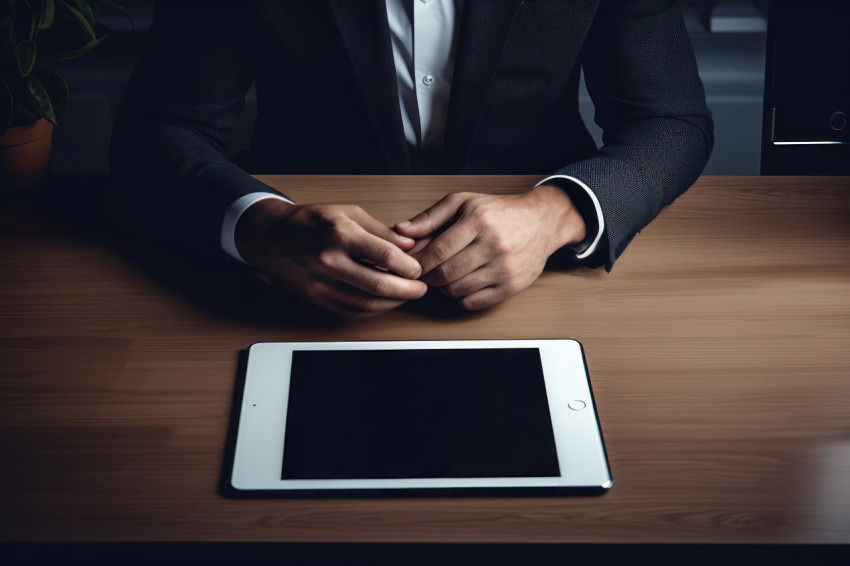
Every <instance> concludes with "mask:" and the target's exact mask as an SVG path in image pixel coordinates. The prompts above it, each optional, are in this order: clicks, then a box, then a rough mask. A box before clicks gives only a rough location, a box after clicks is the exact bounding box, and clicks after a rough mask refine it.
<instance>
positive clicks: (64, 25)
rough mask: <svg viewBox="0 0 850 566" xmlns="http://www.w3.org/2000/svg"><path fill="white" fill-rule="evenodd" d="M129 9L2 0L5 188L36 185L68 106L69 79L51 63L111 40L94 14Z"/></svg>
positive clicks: (90, 0) (93, 1)
mask: <svg viewBox="0 0 850 566" xmlns="http://www.w3.org/2000/svg"><path fill="white" fill-rule="evenodd" d="M101 7H107V8H111V9H115V10H120V11H122V12H124V13H125V14H126V15H127V16H128V17H131V18H132V16H131V15H130V12H129V11H128V10H127V8H125V7H124V6H123V5H122V0H0V188H7V189H16V188H17V189H19V188H25V187H29V186H33V185H35V184H37V183H38V182H39V181H40V180H41V178H42V177H43V176H44V172H45V170H46V169H47V161H48V158H49V156H50V143H51V139H52V134H53V127H54V126H55V125H56V124H57V123H58V122H59V120H61V119H62V115H63V114H64V113H65V110H66V109H67V108H68V102H69V101H70V95H69V92H68V84H67V83H66V82H65V80H64V79H63V78H62V77H61V76H60V75H59V74H58V73H56V72H55V71H53V70H52V69H51V68H50V65H51V64H52V63H54V62H56V61H64V60H67V59H75V58H77V57H80V56H82V55H85V54H86V53H88V52H89V51H91V50H92V49H94V48H95V47H97V46H98V45H99V44H100V43H102V42H103V41H104V40H105V39H106V34H105V33H103V28H102V26H100V25H99V24H98V23H97V21H96V19H95V13H96V11H97V10H99V9H100V8H101Z"/></svg>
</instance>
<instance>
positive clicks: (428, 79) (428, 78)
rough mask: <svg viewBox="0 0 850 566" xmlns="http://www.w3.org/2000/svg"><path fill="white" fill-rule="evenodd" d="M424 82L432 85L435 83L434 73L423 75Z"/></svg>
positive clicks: (426, 84)
mask: <svg viewBox="0 0 850 566" xmlns="http://www.w3.org/2000/svg"><path fill="white" fill-rule="evenodd" d="M422 83H423V84H424V85H425V86H431V85H432V84H434V75H425V76H424V77H422Z"/></svg>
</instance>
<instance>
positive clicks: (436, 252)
mask: <svg viewBox="0 0 850 566" xmlns="http://www.w3.org/2000/svg"><path fill="white" fill-rule="evenodd" d="M431 255H432V256H433V257H434V259H435V260H436V261H437V263H443V262H444V261H446V260H447V259H449V256H450V250H449V248H448V247H447V246H446V245H445V244H444V243H442V242H438V241H436V240H435V241H434V242H432V243H431Z"/></svg>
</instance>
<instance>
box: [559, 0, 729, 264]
mask: <svg viewBox="0 0 850 566" xmlns="http://www.w3.org/2000/svg"><path fill="white" fill-rule="evenodd" d="M582 66H583V68H584V72H585V80H586V83H587V87H588V92H589V93H590V95H591V98H592V99H593V103H594V106H595V108H596V115H595V121H596V123H597V124H599V126H600V127H601V128H602V129H603V146H602V148H600V150H599V151H598V152H597V153H596V155H594V156H593V157H591V158H589V159H586V160H584V161H579V162H576V163H573V164H571V165H568V166H566V167H564V168H562V169H560V170H559V171H557V174H561V175H570V176H573V177H576V178H578V179H581V180H582V181H583V182H584V183H586V184H587V185H588V186H590V187H591V188H592V189H593V191H594V193H595V194H596V197H597V198H598V200H599V203H600V205H601V208H602V211H603V215H604V220H605V233H604V234H603V236H602V241H601V244H602V245H601V246H599V249H598V250H597V251H596V252H595V253H594V254H592V256H591V257H590V258H588V260H586V263H587V264H588V265H591V266H594V267H596V266H599V265H605V266H606V269H607V270H608V271H610V270H611V268H612V266H613V264H614V261H615V260H616V259H617V257H619V256H620V254H621V253H622V252H623V250H624V249H625V248H626V246H627V245H628V244H629V242H630V241H631V240H632V238H634V237H635V235H637V233H638V232H639V231H640V230H641V229H642V228H643V227H645V226H646V225H647V224H649V222H651V221H652V219H653V218H655V217H656V216H657V215H658V213H659V212H660V211H661V209H662V208H663V207H665V206H667V205H668V204H670V203H671V202H673V200H675V199H676V197H678V196H679V195H680V194H682V193H683V192H685V191H686V190H687V189H688V187H690V186H691V185H692V184H693V183H694V181H695V180H696V179H697V177H698V176H699V175H700V173H701V172H702V170H703V168H704V167H705V164H706V162H707V161H708V157H709V155H710V153H711V148H712V146H713V144H714V135H713V122H712V119H711V112H710V111H709V110H708V108H707V107H706V105H705V91H704V89H703V86H702V82H701V81H700V78H699V75H698V73H697V66H696V60H695V58H694V53H693V48H692V47H691V44H690V39H689V38H688V35H687V31H686V30H685V25H684V20H683V17H682V13H681V9H680V7H679V6H678V3H677V2H675V1H672V0H603V2H602V4H601V6H600V8H599V11H598V12H597V15H596V18H595V20H594V22H593V24H592V26H591V29H590V31H589V34H588V37H587V39H586V41H585V45H584V48H583V51H582Z"/></svg>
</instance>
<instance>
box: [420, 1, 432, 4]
mask: <svg viewBox="0 0 850 566" xmlns="http://www.w3.org/2000/svg"><path fill="white" fill-rule="evenodd" d="M422 3H423V4H430V3H431V0H422Z"/></svg>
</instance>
